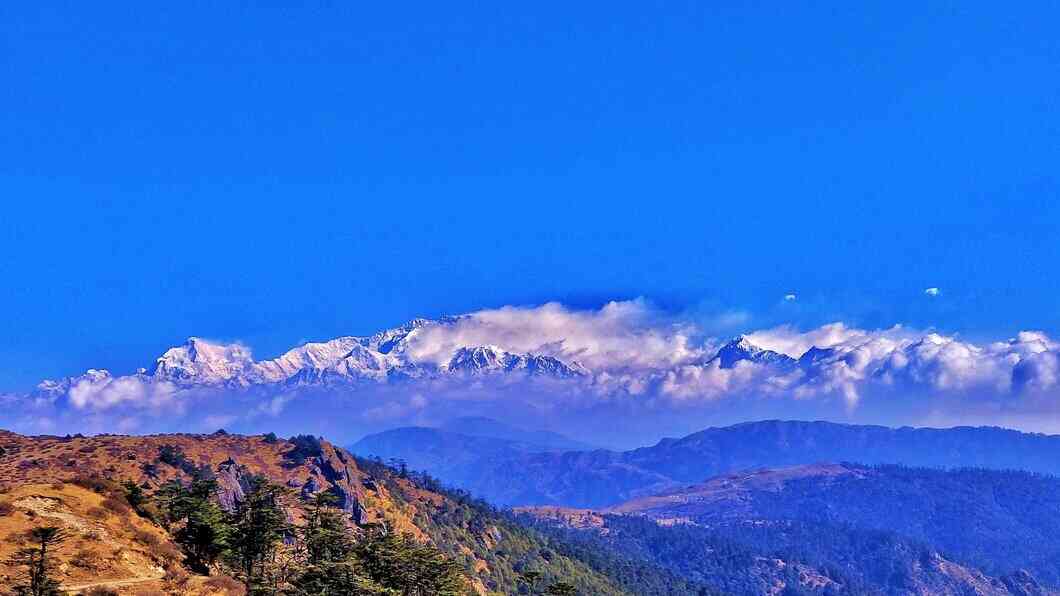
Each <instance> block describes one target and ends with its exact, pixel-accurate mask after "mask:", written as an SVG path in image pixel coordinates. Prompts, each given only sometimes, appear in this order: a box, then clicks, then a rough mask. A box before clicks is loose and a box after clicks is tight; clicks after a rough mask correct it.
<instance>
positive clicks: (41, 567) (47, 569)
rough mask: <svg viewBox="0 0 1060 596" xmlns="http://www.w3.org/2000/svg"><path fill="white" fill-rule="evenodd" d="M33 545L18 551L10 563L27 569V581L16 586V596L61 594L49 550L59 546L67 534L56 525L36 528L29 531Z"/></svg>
mask: <svg viewBox="0 0 1060 596" xmlns="http://www.w3.org/2000/svg"><path fill="white" fill-rule="evenodd" d="M29 537H30V539H32V540H33V543H34V544H33V546H32V547H30V548H23V549H20V550H19V551H17V552H16V553H15V554H14V556H13V557H12V558H11V560H10V563H11V564H12V565H16V566H19V567H23V568H24V569H25V572H24V575H25V580H26V581H25V583H20V584H16V585H15V586H14V594H15V595H16V596H60V595H61V594H62V593H63V592H62V591H61V590H60V589H59V582H58V581H56V580H55V579H53V578H52V572H53V571H54V565H53V563H52V561H51V559H50V558H49V553H48V551H49V550H51V549H52V547H54V546H57V545H58V544H59V543H60V542H62V541H63V539H65V538H66V535H65V534H64V532H63V531H62V530H60V529H59V528H57V527H55V526H44V527H40V528H34V529H32V530H30V532H29Z"/></svg>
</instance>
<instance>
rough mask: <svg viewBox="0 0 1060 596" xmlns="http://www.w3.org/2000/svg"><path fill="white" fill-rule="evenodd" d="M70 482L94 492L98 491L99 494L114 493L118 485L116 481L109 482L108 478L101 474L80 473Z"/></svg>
mask: <svg viewBox="0 0 1060 596" xmlns="http://www.w3.org/2000/svg"><path fill="white" fill-rule="evenodd" d="M70 483H71V484H76V485H77V486H80V487H81V488H84V489H88V490H90V491H92V492H94V493H99V494H101V495H104V494H108V493H114V492H117V490H118V486H117V484H116V483H114V482H111V481H110V480H107V479H106V478H103V477H102V476H97V475H96V474H81V475H79V476H75V477H74V478H73V479H72V480H70Z"/></svg>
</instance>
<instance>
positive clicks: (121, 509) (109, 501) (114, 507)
mask: <svg viewBox="0 0 1060 596" xmlns="http://www.w3.org/2000/svg"><path fill="white" fill-rule="evenodd" d="M101 504H102V505H103V508H104V509H109V510H111V511H113V512H114V513H117V514H119V515H124V514H126V513H129V511H131V508H130V507H129V503H128V501H126V500H125V499H124V498H119V497H107V498H105V499H103V502H102V503H101Z"/></svg>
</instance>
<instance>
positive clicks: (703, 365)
mask: <svg viewBox="0 0 1060 596" xmlns="http://www.w3.org/2000/svg"><path fill="white" fill-rule="evenodd" d="M505 312H506V313H507V314H506V316H509V318H510V316H515V315H519V316H516V317H515V320H514V322H512V321H509V320H507V319H505V318H504V317H499V318H498V317H497V316H494V317H492V318H489V317H487V318H485V319H482V320H479V319H476V318H475V317H476V315H465V316H462V317H455V318H454V317H445V318H441V319H437V320H431V319H414V320H412V321H409V322H407V323H405V324H404V325H401V326H399V327H395V328H392V329H387V330H384V331H380V332H378V333H375V334H373V335H369V336H344V337H338V338H335V339H331V340H327V341H321V342H310V343H306V344H303V345H301V346H298V347H295V348H292V349H290V350H288V351H286V352H284V353H283V354H281V355H279V356H276V357H274V358H269V359H264V360H255V359H254V358H253V357H252V355H251V352H250V350H249V349H248V348H247V347H246V346H244V345H242V344H240V343H224V342H216V341H210V340H205V339H202V338H197V337H192V338H189V339H188V340H187V341H186V342H185V343H183V344H182V345H179V346H175V347H173V348H170V349H168V350H166V351H165V352H164V353H163V354H162V355H161V356H159V357H158V358H157V359H156V361H155V363H154V366H153V367H151V368H150V369H149V370H147V369H141V370H139V371H138V372H137V373H135V374H132V375H125V376H112V375H111V373H109V372H108V371H106V370H102V369H91V370H89V371H87V372H85V373H84V374H81V375H76V376H73V377H67V378H64V379H59V380H54V381H53V380H46V381H43V382H41V383H40V384H39V385H38V387H37V388H36V390H35V391H33V392H32V394H31V395H30V397H32V398H33V399H36V400H38V401H40V402H54V401H56V400H58V399H63V398H66V399H69V400H70V401H71V402H72V403H120V402H121V400H123V399H129V398H128V397H127V396H130V395H132V396H147V397H146V398H144V399H145V400H147V401H150V400H154V402H155V403H160V402H164V401H165V400H168V399H169V398H170V396H171V395H172V394H173V392H179V391H182V390H184V389H192V388H200V387H202V388H225V389H230V390H249V389H255V388H265V389H275V390H279V391H285V390H287V389H289V388H301V387H338V386H343V385H355V384H358V383H391V382H393V383H398V382H402V381H408V380H416V379H422V380H441V379H446V378H453V379H460V378H465V377H486V376H490V377H495V378H499V377H504V376H511V377H512V378H526V377H529V378H547V379H564V380H568V381H572V382H578V381H579V380H585V381H587V383H586V387H587V388H591V389H590V390H591V391H593V392H595V393H596V394H628V395H641V394H645V393H650V392H655V393H656V394H659V395H664V396H670V397H675V398H678V399H687V398H691V397H696V396H707V397H714V396H718V395H723V394H738V393H740V392H756V393H759V394H761V393H774V394H777V393H782V392H789V391H791V392H794V394H795V395H798V396H800V397H805V396H810V395H823V394H837V395H841V396H842V397H843V398H844V399H845V400H847V402H848V403H850V404H854V403H856V402H857V400H858V399H859V395H860V393H861V391H862V388H863V387H865V386H867V385H868V384H875V385H877V386H880V387H884V388H890V387H906V386H913V387H927V388H929V389H931V390H938V391H953V390H964V389H977V390H978V389H982V390H984V391H995V392H997V391H1000V392H1023V391H1039V392H1040V391H1047V390H1052V389H1053V388H1054V387H1056V386H1057V385H1060V381H1057V379H1060V372H1057V371H1060V344H1058V343H1057V342H1054V341H1053V340H1051V339H1050V338H1048V337H1047V336H1045V334H1043V333H1041V332H1023V333H1021V334H1020V335H1018V336H1017V337H1015V338H1013V339H1011V340H1008V341H1004V342H994V343H991V344H981V345H976V344H973V343H970V342H965V341H961V340H960V339H958V338H956V337H947V336H942V335H939V334H937V333H928V334H925V335H919V334H915V333H910V332H908V331H906V330H904V329H901V328H898V327H895V328H892V329H887V330H882V331H877V332H867V331H864V330H858V329H850V328H847V327H845V326H842V325H838V324H836V325H827V326H824V327H822V328H820V329H816V330H812V331H809V332H805V333H798V332H795V331H793V330H791V329H789V328H784V327H781V328H775V329H773V330H766V331H764V332H756V333H755V334H752V335H750V336H739V337H736V338H733V339H732V340H731V341H729V342H728V343H726V344H724V345H722V346H721V347H720V348H718V349H713V348H712V345H713V344H712V343H711V342H710V341H709V340H703V342H702V343H699V344H689V343H688V342H687V337H686V336H683V335H674V334H672V333H662V332H658V333H646V332H643V331H642V330H641V329H640V328H638V327H635V326H634V327H633V328H632V329H631V330H629V332H628V333H625V334H624V331H623V330H624V329H625V327H623V325H626V323H625V322H621V321H620V322H618V323H616V322H613V321H612V322H609V323H608V325H606V326H603V327H601V328H599V329H598V328H596V327H591V328H587V327H584V326H583V327H578V325H579V321H578V320H568V319H565V318H563V317H559V318H557V316H558V315H557V313H556V312H553V311H548V312H546V313H545V314H546V315H548V316H544V315H542V316H544V320H543V321H537V320H533V319H527V318H526V317H523V316H522V315H520V313H515V315H512V313H510V312H507V311H505ZM502 314H503V313H502ZM559 314H562V313H559ZM534 325H539V327H535V326H534ZM565 333H569V334H570V337H571V338H572V339H571V341H567V339H568V338H567V337H566V336H564V335H563V334H565ZM579 334H581V335H579ZM752 337H753V338H755V339H754V340H752V339H751V338H752ZM763 345H765V346H769V348H773V349H769V348H765V347H762V346H763ZM785 352H787V353H785ZM644 353H652V354H655V355H656V356H655V357H653V358H651V359H647V360H645V359H643V358H641V355H642V354H644ZM659 354H664V355H665V354H669V357H667V358H660V357H658V355H659ZM707 355H709V357H708V356H707ZM796 356H797V357H798V359H796ZM583 358H585V359H587V361H589V362H592V366H591V368H587V367H585V366H583V365H582V364H581V363H580V361H583V360H582V359H583Z"/></svg>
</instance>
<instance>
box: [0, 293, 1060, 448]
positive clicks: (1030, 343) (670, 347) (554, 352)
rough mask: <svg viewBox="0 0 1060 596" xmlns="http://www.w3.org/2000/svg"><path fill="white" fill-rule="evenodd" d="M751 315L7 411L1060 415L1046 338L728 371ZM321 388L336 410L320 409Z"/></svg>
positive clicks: (653, 311) (780, 345)
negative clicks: (378, 373)
mask: <svg viewBox="0 0 1060 596" xmlns="http://www.w3.org/2000/svg"><path fill="white" fill-rule="evenodd" d="M751 320H752V319H751V318H750V317H749V316H748V315H747V314H746V313H743V312H740V311H730V312H727V313H723V314H721V315H717V316H709V315H705V314H703V313H701V312H698V311H697V312H694V313H690V314H688V315H685V316H681V315H673V314H670V313H666V312H663V311H661V310H659V309H657V308H654V307H652V305H651V304H649V303H647V302H646V301H643V300H633V301H626V302H612V303H608V304H606V305H605V306H603V307H601V308H599V309H594V310H577V309H572V308H569V307H566V306H563V305H561V304H557V303H549V304H544V305H541V306H534V307H514V306H512V307H504V308H498V309H490V310H483V311H478V312H474V313H470V314H468V315H465V316H463V317H460V318H458V319H457V320H456V321H454V322H452V323H449V324H444V325H431V326H427V327H423V328H420V329H418V330H417V331H415V332H413V333H412V334H411V335H410V336H409V338H408V340H407V343H405V344H402V345H401V348H400V349H401V350H402V352H401V354H387V355H386V356H385V357H384V355H382V354H375V353H374V352H372V354H375V355H376V356H379V358H386V359H394V358H405V357H407V358H409V359H410V360H411V361H413V362H421V363H434V364H439V363H444V362H447V361H448V359H449V358H450V357H451V355H452V353H453V352H454V351H455V350H457V349H458V348H460V347H464V346H477V345H496V346H498V347H500V348H502V349H505V350H508V351H511V352H516V353H526V352H531V353H537V354H545V355H550V356H555V357H557V358H560V359H562V360H565V361H568V362H569V361H575V360H576V361H579V362H581V363H582V364H583V365H584V366H585V367H586V368H587V369H588V371H589V374H588V375H586V376H584V377H578V378H575V379H567V380H557V379H551V378H547V377H546V378H541V379H526V378H523V377H515V376H497V377H489V378H486V377H461V378H446V379H439V378H427V379H423V380H415V379H414V380H393V379H392V380H377V379H376V378H375V377H373V378H372V379H369V380H367V381H365V382H363V383H361V384H357V385H349V386H343V385H339V386H337V387H338V388H334V387H331V386H327V387H326V388H324V389H319V388H318V394H317V395H314V396H309V395H306V394H307V393H309V392H311V391H313V389H312V387H310V388H308V389H307V388H300V387H298V386H297V385H296V384H293V385H289V384H284V383H282V382H278V383H276V384H274V385H255V384H254V383H256V382H258V381H253V380H252V381H251V382H250V383H248V384H247V385H249V386H244V385H243V384H240V383H233V384H217V385H214V386H211V387H197V386H194V385H189V384H188V383H187V382H185V381H184V380H181V378H180V377H151V376H150V375H146V374H136V375H129V376H117V377H115V376H112V375H111V374H110V373H108V372H106V371H103V370H92V371H89V372H87V373H86V374H84V375H82V376H79V377H75V378H71V379H67V380H64V381H59V382H45V383H42V384H41V386H40V390H39V391H38V393H36V394H34V395H33V396H30V397H29V398H27V399H24V400H22V401H17V400H16V401H13V402H11V405H10V407H5V409H8V410H11V411H12V412H11V413H10V414H11V415H15V416H16V418H14V420H16V422H17V424H18V425H19V428H24V429H37V431H38V432H39V429H40V428H42V427H41V424H42V423H41V422H39V421H41V420H46V421H48V422H47V424H50V425H52V426H51V427H50V428H52V427H54V428H69V427H71V426H72V425H74V424H85V425H91V427H92V428H95V429H99V430H136V431H137V432H146V431H148V430H155V431H157V430H160V429H164V428H168V429H170V430H181V429H184V430H187V429H189V428H201V427H204V426H228V424H229V423H231V424H232V425H235V426H236V427H238V426H239V425H240V424H243V425H245V426H244V428H246V427H248V426H250V427H254V428H261V429H271V427H272V426H273V425H277V424H284V423H288V422H289V421H293V420H301V421H310V422H312V421H316V420H324V419H327V421H328V422H329V423H334V424H342V423H343V421H346V420H357V421H360V422H361V423H365V424H393V423H396V422H398V421H406V422H407V421H416V420H428V419H445V418H447V417H451V416H452V415H454V414H462V413H466V410H467V409H468V408H471V407H475V408H477V407H486V406H490V405H492V407H496V408H497V409H499V410H501V411H502V412H505V413H510V414H512V415H528V414H535V415H544V413H548V414H549V415H565V416H568V417H570V418H571V419H578V417H579V416H578V415H577V414H578V413H579V412H586V411H594V412H598V411H608V412H612V413H614V412H618V411H624V412H625V414H624V415H626V416H629V415H630V414H629V411H631V410H632V409H636V408H651V409H653V411H655V412H662V411H667V410H670V411H672V412H682V413H685V412H689V411H691V410H694V409H696V408H716V409H722V408H726V407H728V408H732V409H734V410H736V409H740V408H745V407H746V406H747V404H754V405H755V406H756V407H758V406H760V405H762V404H768V405H769V407H773V406H776V405H778V404H784V408H789V409H783V410H782V411H783V412H784V414H785V415H787V416H789V417H790V416H792V415H796V416H798V415H799V412H816V411H817V410H814V409H813V408H815V407H817V405H819V404H840V406H841V408H842V411H843V412H844V413H845V414H850V413H852V412H857V411H859V410H861V409H864V408H867V407H870V406H871V407H876V408H878V409H880V408H882V409H885V410H887V411H894V410H896V409H898V408H909V409H916V408H922V409H923V410H925V411H930V412H932V413H933V414H932V415H937V413H938V412H940V411H941V412H947V411H948V412H953V413H954V414H957V413H961V415H962V416H963V415H964V414H969V415H971V414H970V413H974V412H977V411H978V410H977V408H983V411H985V412H990V411H995V412H996V411H998V410H1000V409H1003V410H1004V412H1005V414H1006V415H1007V416H1010V417H1012V418H1013V419H1015V418H1020V419H1032V418H1033V415H1034V412H1046V411H1049V412H1052V411H1055V410H1057V409H1060V342H1057V341H1055V340H1053V339H1052V338H1051V337H1049V336H1048V335H1047V334H1046V333H1044V332H1042V331H1023V332H1020V333H1019V334H1017V335H1016V336H1015V337H1012V338H1009V339H1003V340H998V341H992V342H973V341H967V340H965V339H963V338H961V337H958V336H956V335H950V334H945V333H941V332H925V331H920V330H916V329H911V328H907V327H902V326H893V327H889V328H885V329H863V328H859V327H855V326H851V325H848V324H847V323H844V322H841V321H836V322H832V323H829V324H826V325H822V326H819V327H815V328H810V329H800V328H797V327H795V326H792V325H781V326H777V327H771V328H766V329H759V330H755V331H750V332H748V333H746V334H745V337H746V338H747V339H748V341H750V342H751V343H752V344H754V345H756V346H758V347H760V348H763V349H766V350H772V351H775V352H779V353H782V354H786V355H788V356H790V357H792V358H796V359H800V361H799V362H798V363H796V364H793V365H783V366H776V365H767V364H759V363H755V362H752V361H748V360H742V361H737V362H736V363H735V365H734V366H732V367H731V368H722V367H721V365H720V362H718V361H712V357H713V356H714V354H715V353H716V352H717V350H718V348H719V347H720V344H721V341H720V340H718V339H712V338H711V337H709V334H708V333H707V332H706V331H705V329H710V330H711V331H712V332H717V331H718V330H719V329H724V330H725V331H726V332H728V331H729V329H730V328H731V327H733V326H737V327H738V328H742V329H746V326H747V325H748V324H749V323H750V321H751ZM345 341H346V342H347V343H348V342H350V341H352V340H350V339H349V338H347V339H346V340H345ZM358 345H359V344H358ZM231 346H236V347H235V348H232V347H231ZM194 348H195V350H196V351H199V352H202V356H203V361H202V362H200V361H197V360H196V361H192V360H191V359H190V354H189V353H186V352H184V351H179V350H178V351H171V352H169V354H170V355H171V356H174V357H173V361H174V362H176V363H178V364H180V365H181V366H185V365H186V367H187V368H188V369H195V370H198V369H200V368H202V369H203V370H205V368H204V367H205V366H206V365H209V367H208V368H209V370H208V371H206V372H209V373H210V375H211V377H214V376H216V377H218V378H227V377H225V375H227V374H228V373H229V372H230V371H232V370H235V369H236V368H240V370H243V369H249V368H252V367H254V366H257V364H255V363H254V362H253V361H252V360H251V359H250V351H249V349H248V348H245V347H243V346H242V344H230V346H229V347H226V348H224V349H223V350H222V349H221V348H216V349H215V346H214V345H213V344H201V345H199V344H196V345H195V346H194ZM358 350H359V351H360V352H365V351H367V349H366V348H365V349H361V348H358ZM340 352H342V350H338V351H336V352H335V353H336V354H340ZM360 352H359V353H360ZM329 354H330V352H329ZM337 357H342V356H341V354H340V356H337ZM229 361H232V362H235V363H236V365H234V366H233V365H230V362H229ZM387 361H388V362H389V360H387ZM203 363H205V364H203ZM789 364H790V363H789ZM373 370H374V369H373ZM214 373H216V375H214ZM222 373H223V374H222ZM284 378H286V377H284ZM321 393H326V394H327V396H328V397H327V398H328V399H329V400H331V401H324V402H322V401H321V400H319V399H317V397H319V394H321ZM5 404H6V402H5ZM763 407H765V406H763ZM623 409H625V410H623ZM771 411H772V410H768V409H767V410H764V412H763V413H762V415H765V416H768V415H770V412H771ZM793 412H794V414H793ZM571 414H575V415H573V416H572V415H571ZM641 414H642V412H639V411H638V413H637V414H636V415H641ZM615 415H617V414H615ZM805 415H806V416H809V415H811V414H805ZM627 419H628V418H627ZM222 421H223V422H224V424H221V422H222ZM215 423H216V424H215ZM64 425H65V426H64ZM167 425H168V426H167ZM74 428H77V427H74Z"/></svg>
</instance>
